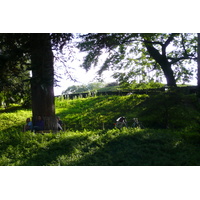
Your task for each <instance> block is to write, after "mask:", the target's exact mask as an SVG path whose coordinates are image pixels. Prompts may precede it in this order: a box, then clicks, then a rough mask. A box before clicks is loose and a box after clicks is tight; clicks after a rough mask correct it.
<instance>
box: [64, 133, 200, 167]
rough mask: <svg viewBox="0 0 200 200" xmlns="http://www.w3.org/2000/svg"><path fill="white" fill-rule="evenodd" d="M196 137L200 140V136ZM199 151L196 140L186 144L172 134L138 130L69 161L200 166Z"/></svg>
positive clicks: (90, 163)
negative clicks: (89, 153)
mask: <svg viewBox="0 0 200 200" xmlns="http://www.w3.org/2000/svg"><path fill="white" fill-rule="evenodd" d="M198 140H199V141H200V137H199V136H198ZM91 145H93V146H94V145H95V144H91ZM88 148H90V147H89V146H88ZM199 150H200V146H199V144H198V143H197V142H191V143H188V142H187V141H184V140H182V139H181V138H180V137H173V136H172V135H171V134H170V135H168V134H166V135H164V136H163V135H162V136H161V137H159V136H154V135H151V136H147V135H146V134H145V133H142V134H141V133H139V134H135V135H128V136H127V135H122V136H119V137H117V138H115V139H113V140H111V141H110V142H108V143H107V144H106V145H105V146H103V147H102V148H99V149H98V150H97V151H96V152H94V153H93V154H92V155H88V156H85V157H82V158H81V159H80V160H79V161H78V162H74V163H71V164H72V165H77V166H197V165H200V154H199V153H198V152H199ZM63 164H64V163H63Z"/></svg>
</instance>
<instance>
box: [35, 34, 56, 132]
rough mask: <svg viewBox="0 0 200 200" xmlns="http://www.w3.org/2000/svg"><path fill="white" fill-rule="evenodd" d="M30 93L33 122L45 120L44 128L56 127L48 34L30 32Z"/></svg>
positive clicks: (51, 57)
mask: <svg viewBox="0 0 200 200" xmlns="http://www.w3.org/2000/svg"><path fill="white" fill-rule="evenodd" d="M31 66H32V80H31V94H32V113H33V122H34V121H35V120H36V118H37V116H42V118H43V119H44V120H45V129H48V130H49V129H51V130H53V129H56V128H57V123H56V118H55V102H54V90H53V84H54V68H53V52H52V50H51V41H50V36H49V34H46V33H45V34H44V33H40V34H31Z"/></svg>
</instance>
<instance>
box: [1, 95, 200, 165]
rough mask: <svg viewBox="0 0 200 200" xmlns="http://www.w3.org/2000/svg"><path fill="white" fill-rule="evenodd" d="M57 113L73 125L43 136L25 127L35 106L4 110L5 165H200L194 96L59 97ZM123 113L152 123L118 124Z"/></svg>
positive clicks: (199, 137) (197, 111)
mask: <svg viewBox="0 0 200 200" xmlns="http://www.w3.org/2000/svg"><path fill="white" fill-rule="evenodd" d="M164 102H165V104H163V103H164ZM155 105H156V109H155V108H153V106H154V107H155ZM163 105H164V107H163ZM178 112H179V114H178ZM56 113H57V115H59V116H60V117H61V118H62V119H63V121H64V123H65V124H66V127H67V130H66V131H65V132H58V133H56V134H55V133H46V134H44V135H42V134H34V133H31V132H25V133H23V132H22V131H21V130H22V125H23V124H24V123H25V120H26V118H27V117H31V110H24V109H22V108H21V107H14V108H10V109H8V110H4V109H1V110H0V165H1V166H12V165H13V166H163V165H164V166H182V165H183V166H191V165H192V166H193V165H195V166H197V165H200V154H199V150H200V145H199V144H200V134H199V126H198V123H199V104H198V102H197V101H196V99H195V97H194V96H181V95H180V96H177V95H176V96H175V97H174V96H171V95H166V94H164V96H163V95H157V96H148V95H130V96H123V97H120V96H100V97H90V98H85V99H81V98H80V99H75V100H63V99H57V100H56ZM166 113H167V114H168V115H167V117H166V116H165V114H166ZM121 115H125V116H126V117H127V119H128V120H130V119H131V118H132V117H139V118H140V119H142V121H143V122H144V123H145V124H146V125H147V126H146V128H145V129H137V128H136V129H134V128H128V129H126V128H124V129H122V130H118V129H115V128H114V125H113V123H114V122H115V119H116V118H117V117H119V116H121ZM171 118H172V119H171ZM179 118H180V119H179ZM166 119H167V120H168V121H167V125H169V126H171V127H169V128H167V129H166V128H165V127H163V124H164V125H166V121H165V120H166ZM156 122H157V124H155V123H156ZM103 123H104V127H105V129H104V130H102V128H103V126H102V124H103ZM129 125H130V123H129Z"/></svg>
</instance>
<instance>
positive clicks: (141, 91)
mask: <svg viewBox="0 0 200 200" xmlns="http://www.w3.org/2000/svg"><path fill="white" fill-rule="evenodd" d="M168 89H169V88H168V87H162V88H156V89H134V90H128V91H104V92H99V91H96V92H83V93H73V94H63V95H62V97H63V98H64V99H74V98H87V97H90V96H91V97H94V96H101V95H119V96H125V95H131V94H157V93H159V92H164V91H167V90H168ZM176 89H177V90H178V91H181V92H183V93H184V94H193V93H196V91H197V86H185V87H178V88H176Z"/></svg>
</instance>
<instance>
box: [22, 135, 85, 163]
mask: <svg viewBox="0 0 200 200" xmlns="http://www.w3.org/2000/svg"><path fill="white" fill-rule="evenodd" d="M86 139H87V137H86V136H73V137H72V138H66V139H62V140H61V141H58V140H56V141H55V142H51V143H50V145H47V146H45V147H40V148H38V149H37V152H34V153H33V155H32V156H31V157H30V158H28V159H26V161H24V162H23V164H22V165H24V166H47V165H58V162H59V161H58V160H57V158H58V157H59V156H62V155H66V156H70V155H71V154H72V153H73V152H74V149H75V148H76V146H77V145H79V143H81V142H82V141H85V140H86Z"/></svg>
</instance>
